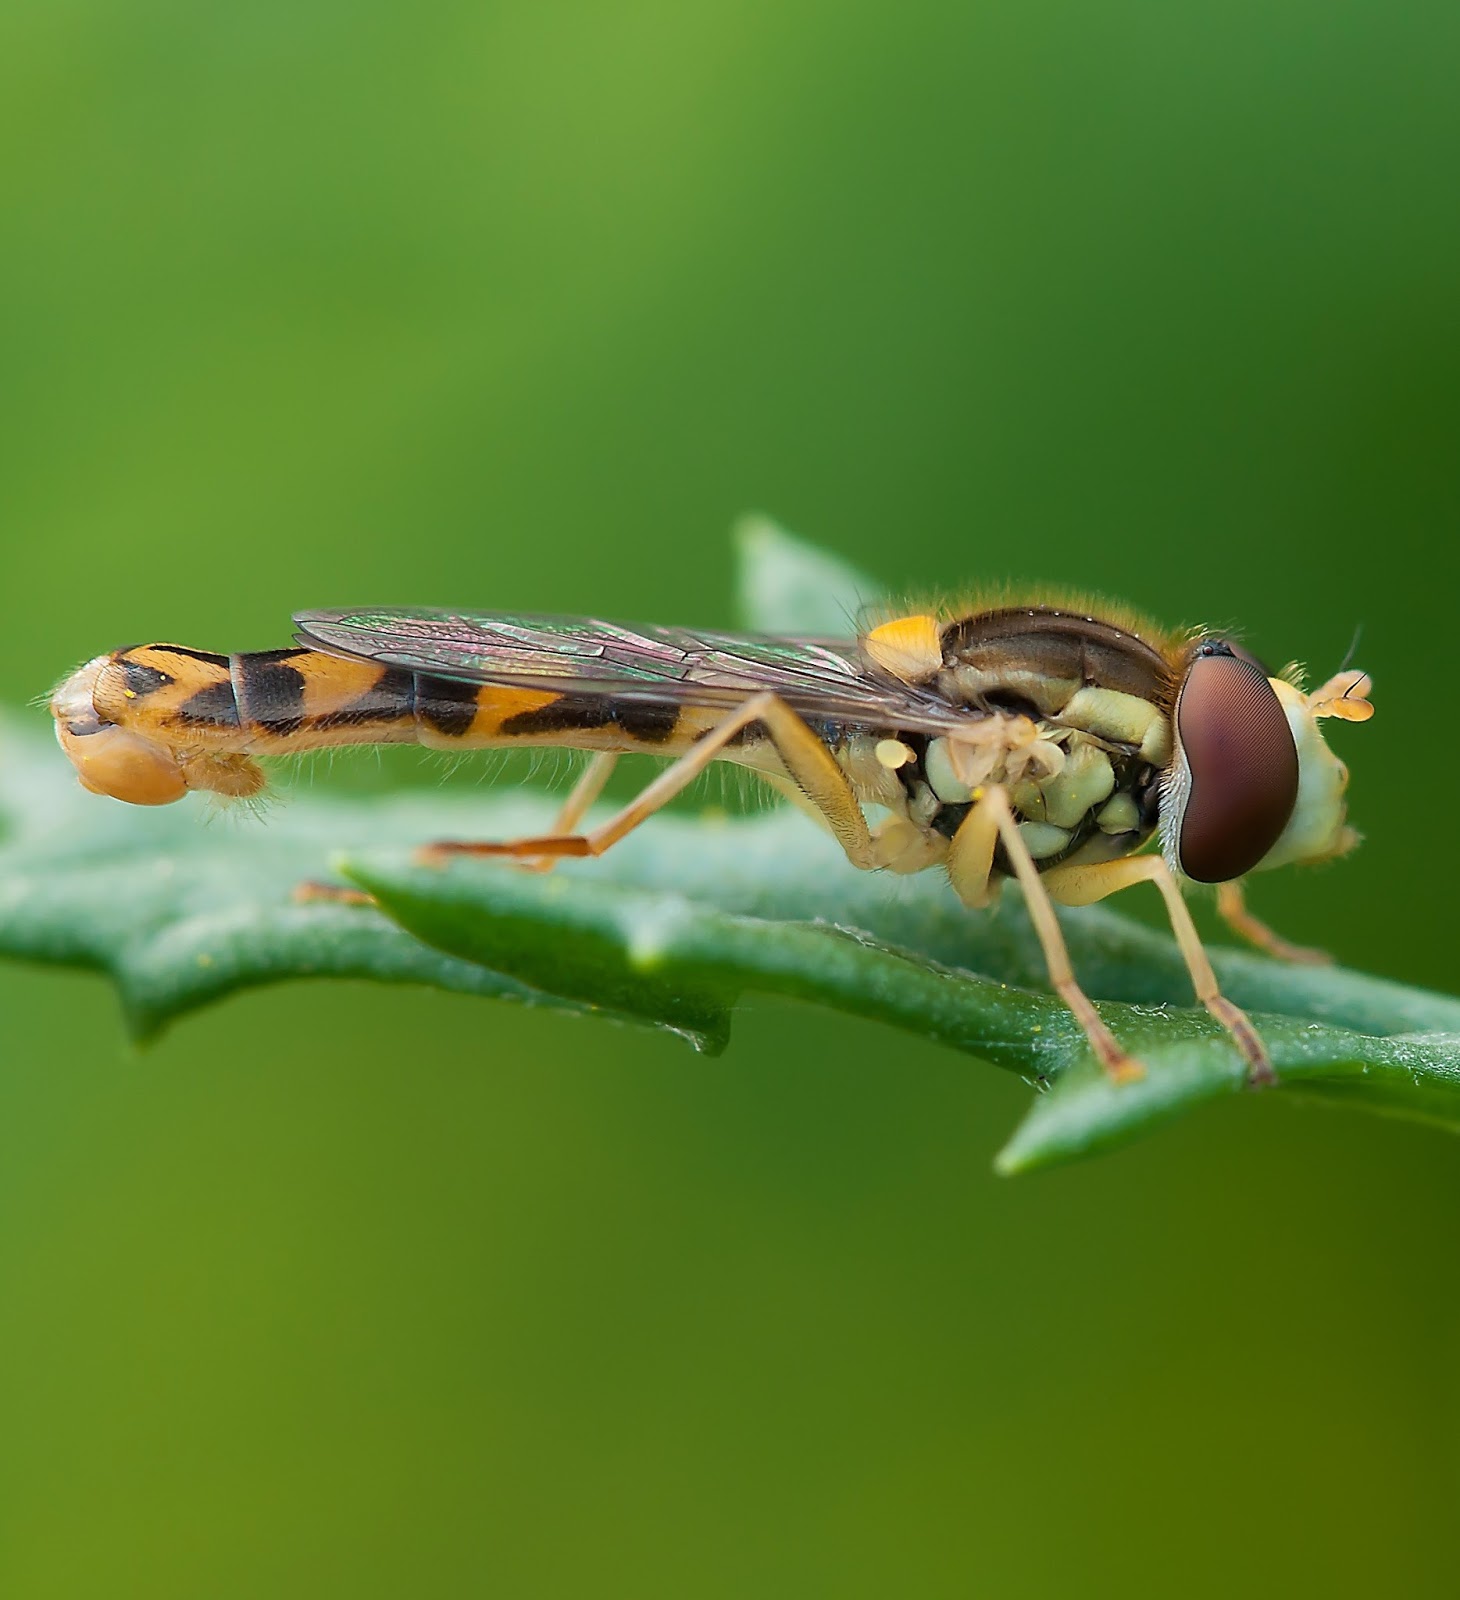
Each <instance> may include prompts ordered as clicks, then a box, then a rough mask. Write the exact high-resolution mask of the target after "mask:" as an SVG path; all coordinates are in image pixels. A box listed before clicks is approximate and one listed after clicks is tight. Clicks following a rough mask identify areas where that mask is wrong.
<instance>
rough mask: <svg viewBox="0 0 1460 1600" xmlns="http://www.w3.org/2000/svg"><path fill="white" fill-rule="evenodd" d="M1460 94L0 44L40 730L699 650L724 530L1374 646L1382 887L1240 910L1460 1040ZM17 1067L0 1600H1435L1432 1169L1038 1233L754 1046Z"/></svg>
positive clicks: (1246, 1125)
mask: <svg viewBox="0 0 1460 1600" xmlns="http://www.w3.org/2000/svg"><path fill="white" fill-rule="evenodd" d="M1457 63H1460V11H1457V10H1456V8H1454V7H1440V6H1437V5H1434V4H1432V3H1409V0H1397V3H1396V0H1390V3H1389V4H1386V5H1379V4H1376V3H1373V0H1370V3H1367V4H1364V3H1353V0H1337V3H1335V0H1327V3H1325V4H1321V5H1320V4H1316V3H1301V0H1266V3H1264V4H1261V5H1255V4H1243V3H1240V0H1238V3H1234V0H1221V3H1220V4H1218V3H1214V0H1199V3H1188V4H1183V5H1180V6H1175V5H1171V4H1168V3H1161V0H1146V3H1134V0H1111V3H1107V4H1105V5H1102V6H1099V7H1095V6H1088V5H1081V4H1075V3H1071V0H1049V3H1046V4H1040V5H1034V4H1029V3H1027V0H1019V3H1016V0H997V3H995V0H983V3H966V0H965V3H961V4H927V3H918V0H913V3H907V4H903V5H901V6H896V7H893V6H881V5H872V4H866V3H851V4H849V3H847V0H840V3H837V4H832V3H829V0H778V3H775V4H770V3H760V4H753V3H740V4H734V3H730V0H704V3H696V4H684V3H678V4H674V3H669V0H657V3H638V4H630V3H600V4H588V3H579V4H572V3H559V0H532V3H528V0H516V3H513V4H510V5H499V4H491V3H483V0H476V3H453V0H421V3H418V4H416V5H414V6H405V5H395V6H390V5H380V4H368V3H361V0H356V3H353V4H349V5H346V4H339V3H330V0H308V3H304V4H301V3H299V0H292V3H289V4H281V3H278V0H260V3H255V4H252V5H248V6H240V7H223V6H213V5H199V4H192V5H188V4H182V3H177V0H174V3H161V0H158V3H148V0H132V3H130V4H125V5H121V6H118V5H115V4H106V3H102V0H6V4H5V5H4V7H3V9H0V128H3V135H0V227H3V237H0V307H3V310H0V586H3V587H0V619H3V629H0V701H4V702H7V703H8V704H10V705H12V706H20V705H23V704H24V703H25V702H26V701H27V700H28V699H29V698H30V697H31V696H33V695H34V694H36V693H37V692H38V691H43V690H44V689H45V688H46V687H47V684H48V682H49V681H50V680H52V679H54V678H55V677H57V676H58V675H59V674H60V673H61V672H62V671H64V670H65V669H67V668H69V667H70V666H71V665H72V664H74V663H75V662H76V661H78V660H80V659H82V658H83V657H85V656H88V655H90V654H92V653H93V652H95V651H97V650H99V649H102V648H107V647H110V646H112V645H115V644H119V643H123V642H127V641H132V640H137V639H142V638H147V637H152V636H161V637H173V638H180V639H181V640H182V641H183V642H186V643H191V644H195V645H198V646H203V647H210V648H219V649H243V648H256V647H266V646H271V645H276V644H282V643H284V642H285V641H286V619H287V616H288V614H289V612H290V611H291V610H292V609H294V608H297V607H304V606H317V605H329V604H336V605H341V604H348V603H363V602H370V601H377V602H391V603H407V602H419V603H437V604H462V605H475V606H480V607H484V608H487V607H518V608H524V609H554V610H568V611H572V610H582V611H592V612H598V613H603V614H609V615H614V614H618V615H626V616H629V617H641V618H647V619H657V620H661V621H685V622H701V623H709V624H715V623H719V624H725V623H729V622H731V621H732V620H733V618H732V615H731V566H730V554H729V547H728V543H727V540H726V538H725V530H726V528H727V526H728V524H729V522H730V520H731V518H732V517H733V516H734V515H735V514H736V513H738V512H740V511H742V510H744V509H745V508H747V507H750V506H756V507H761V508H764V509H766V510H768V511H770V512H772V513H774V514H776V515H777V516H779V517H780V518H782V519H783V520H784V521H786V522H787V523H788V524H790V525H791V526H792V527H794V528H796V529H798V530H799V531H801V532H803V533H805V534H807V535H809V536H811V537H813V538H816V539H819V540H821V541H823V542H825V543H827V544H828V545H830V546H832V547H834V548H836V549H837V550H839V551H840V552H841V553H843V554H844V555H846V556H848V557H850V558H851V559H853V560H855V561H856V562H858V563H860V564H861V565H863V566H864V567H866V568H868V569H869V570H871V571H874V572H877V573H879V574H881V575H883V576H884V577H885V578H887V579H888V580H889V582H891V583H892V584H894V585H895V586H898V587H900V588H906V589H916V588H917V587H918V586H919V585H929V586H933V587H936V588H942V589H948V588H952V587H956V586H957V585H958V584H959V583H960V582H963V581H966V580H968V579H971V578H980V577H999V576H1006V575H1015V576H1023V577H1039V576H1044V577H1053V578H1056V579H1058V580H1061V581H1065V582H1074V583H1079V584H1087V585H1092V586H1096V587H1103V588H1105V589H1107V590H1110V591H1112V592H1114V593H1117V594H1120V595H1123V596H1125V597H1127V598H1129V599H1130V600H1133V601H1135V602H1138V603H1140V604H1143V605H1145V606H1148V607H1149V608H1151V609H1153V610H1155V611H1157V612H1158V613H1160V614H1163V615H1165V616H1167V617H1169V618H1171V619H1173V620H1208V621H1216V622H1227V621H1229V620H1234V619H1236V620H1240V621H1241V622H1243V623H1244V624H1245V625H1246V627H1247V630H1248V638H1249V639H1250V641H1251V642H1252V643H1253V644H1254V646H1255V647H1256V648H1257V649H1259V650H1260V651H1262V652H1264V653H1266V654H1267V655H1269V656H1270V657H1272V658H1275V659H1276V660H1286V659H1288V658H1289V657H1291V656H1293V655H1297V656H1301V657H1304V658H1306V659H1309V660H1311V661H1312V662H1313V663H1314V665H1315V667H1316V668H1318V669H1319V670H1320V671H1322V672H1326V671H1328V670H1330V669H1331V668H1332V667H1334V666H1336V665H1337V663H1338V660H1339V658H1340V657H1341V656H1342V655H1343V653H1344V651H1345V650H1346V648H1347V647H1348V645H1349V642H1350V639H1351V636H1352V634H1353V631H1354V628H1355V626H1356V625H1357V624H1358V623H1360V622H1362V623H1363V624H1364V628H1365V632H1364V637H1363V644H1362V649H1361V651H1360V661H1361V663H1362V664H1363V665H1365V666H1367V667H1368V668H1369V669H1370V670H1371V671H1372V672H1373V674H1374V676H1375V679H1376V682H1377V685H1378V688H1377V693H1376V699H1377V703H1378V706H1379V715H1378V717H1377V718H1376V720H1375V722H1374V723H1373V724H1372V725H1371V726H1369V727H1366V728H1354V729H1348V728H1344V729H1340V730H1339V731H1338V734H1337V736H1336V743H1337V744H1338V745H1339V746H1340V748H1341V750H1342V753H1343V754H1344V755H1345V757H1347V758H1348V759H1350V761H1351V763H1352V766H1353V771H1354V783H1353V801H1354V809H1355V814H1356V819H1357V821H1358V822H1359V824H1360V826H1361V827H1363V828H1364V829H1365V831H1366V832H1367V834H1368V843H1367V845H1366V846H1365V848H1364V849H1363V851H1362V852H1360V854H1359V855H1358V856H1356V857H1355V858H1353V859H1352V860H1350V861H1348V862H1345V863H1342V864H1340V865H1338V866H1336V867H1334V868H1332V869H1330V870H1325V871H1322V872H1318V873H1311V874H1308V875H1306V876H1304V875H1302V874H1286V875H1279V876H1278V877H1276V878H1275V879H1274V880H1273V881H1272V882H1271V883H1263V884H1262V885H1261V886H1260V889H1259V891H1258V893H1257V896H1256V899H1257V901H1258V904H1259V908H1260V909H1261V910H1262V911H1263V912H1264V913H1266V914H1269V915H1270V916H1271V917H1272V919H1273V920H1274V921H1275V922H1276V923H1277V924H1278V925H1279V926H1280V927H1281V928H1282V929H1283V930H1284V931H1285V932H1287V933H1288V934H1289V935H1290V936H1292V937H1295V938H1298V939H1303V940H1308V941H1313V942H1320V943H1323V944H1326V945H1328V946H1330V947H1332V948H1333V949H1335V950H1336V951H1337V952H1338V953H1339V954H1340V955H1341V956H1342V958H1343V959H1345V960H1347V961H1349V962H1352V963H1354V964H1356V965H1360V966H1366V967H1368V968H1370V969H1372V970H1375V971H1378V972H1383V973H1388V974H1391V975H1394V976H1397V977H1401V978H1406V979H1409V980H1412V981H1418V982H1423V983H1428V984H1431V985H1435V986H1438V987H1445V986H1447V985H1453V982H1454V976H1453V968H1452V959H1451V958H1452V951H1453V946H1454V940H1453V935H1452V932H1451V919H1452V912H1451V905H1452V895H1453V885H1454V881H1455V873H1454V859H1453V855H1452V852H1451V847H1450V845H1449V843H1448V836H1449V832H1450V828H1449V822H1448V805H1449V801H1450V797H1451V796H1452V795H1453V794H1454V792H1455V787H1456V782H1457V779H1460V770H1457V761H1456V757H1455V754H1454V748H1453V743H1452V741H1451V740H1450V736H1449V730H1448V722H1447V713H1448V706H1447V703H1446V698H1445V696H1446V685H1447V683H1448V681H1449V677H1450V673H1451V670H1452V662H1453V644H1452V637H1453V630H1454V623H1453V617H1454V614H1455V604H1454V598H1453V590H1454V583H1455V571H1456V562H1455V557H1454V555H1453V553H1452V552H1453V540H1454V538H1455V533H1456V528H1457V521H1460V518H1457V512H1460V504H1457V501H1460V492H1457V485H1460V472H1457V453H1456V440H1457V422H1460V298H1457V283H1460V207H1457V204H1456V193H1455V173H1456V170H1457V158H1460V102H1457V95H1456V91H1455V84H1456V77H1457ZM32 716H33V717H34V718H35V720H36V722H37V725H43V723H44V714H43V713H42V712H39V711H36V712H33V713H32ZM57 759H58V760H59V759H60V756H59V754H58V756H57ZM390 770H391V772H392V773H393V774H394V775H395V776H397V777H399V778H401V780H402V781H413V780H414V781H429V782H434V781H437V774H436V772H435V771H434V770H431V771H428V772H426V773H425V774H424V779H423V778H422V774H421V769H420V767H419V765H413V764H412V763H410V762H407V763H405V764H404V765H403V766H400V765H396V764H392V767H391V769H390ZM317 781H318V782H320V783H321V784H323V783H326V782H334V783H338V784H346V785H348V784H355V785H357V786H359V785H362V784H369V783H374V782H379V781H381V780H380V779H379V778H378V777H377V776H376V769H375V768H374V767H372V766H370V765H369V764H368V763H366V764H365V765H363V766H357V767H355V768H348V769H345V770H341V771H340V772H338V773H337V774H336V775H335V776H334V777H333V778H327V777H326V776H324V775H323V773H321V776H320V777H319V778H318V780H317ZM464 781H466V782H471V781H472V775H471V774H467V775H466V776H465V778H464ZM98 804H101V802H98ZM0 1005H3V1024H0V1026H3V1038H0V1591H3V1593H4V1594H5V1595H6V1596H14V1597H16V1600H33V1597H42V1596H47V1597H49V1596H98V1595H105V1596H108V1597H111V1596H123V1595H137V1596H147V1597H160V1596H174V1595H175V1596H187V1597H192V1596H209V1597H215V1596H216V1597H232V1596H257V1595H289V1596H293V1595H318V1594H350V1595H360V1596H365V1595H371V1596H373V1595H381V1596H400V1595H422V1594H428V1595H462V1594H478V1593H480V1594H493V1595H502V1596H512V1597H517V1596H522V1597H538V1596H551V1597H558V1596H574V1597H577V1596H618V1595H625V1596H628V1595H632V1596H637V1597H649V1596H661V1595H662V1596H694V1597H706V1600H718V1597H721V1596H725V1597H737V1600H738V1597H744V1596H813V1595H838V1596H879V1597H880V1596H894V1595H895V1596H902V1595H912V1596H930V1597H943V1596H983V1595H990V1596H1024V1595H1029V1596H1046V1595H1056V1594H1077V1595H1082V1596H1083V1595H1107V1594H1109V1595H1122V1596H1129V1595H1132V1594H1142V1595H1145V1594H1150V1595H1172V1594H1182V1595H1195V1596H1205V1595H1213V1596H1217V1595H1221V1596H1226V1595H1230V1594H1232V1593H1245V1594H1262V1595H1268V1594H1272V1595H1280V1594H1290V1593H1296V1592H1304V1593H1322V1594H1325V1595H1349V1594H1353V1595H1373V1594H1379V1593H1382V1594H1404V1595H1423V1594H1437V1595H1438V1594H1446V1595H1448V1594H1453V1593H1454V1592H1455V1583H1456V1573H1455V1570H1454V1560H1455V1542H1454V1537H1453V1531H1452V1519H1453V1516H1454V1510H1453V1508H1454V1505H1455V1501H1456V1494H1457V1490H1460V1481H1457V1476H1460V1475H1457V1470H1456V1438H1457V1426H1460V1403H1457V1393H1456V1383H1455V1377H1454V1372H1455V1361H1456V1355H1455V1352H1456V1347H1457V1337H1460V1286H1457V1282H1456V1265H1455V1264H1456V1247H1455V1230H1456V1224H1457V1220H1460V1207H1457V1202H1460V1165H1457V1158H1456V1147H1455V1145H1454V1144H1453V1143H1452V1142H1450V1141H1449V1140H1448V1139H1447V1138H1445V1137H1444V1136H1442V1135H1439V1134H1435V1133H1431V1132H1429V1131H1426V1130H1424V1129H1422V1128H1417V1127H1411V1126H1407V1125H1403V1124H1399V1123H1389V1122H1383V1121H1379V1120H1373V1119H1367V1118H1358V1117H1349V1116H1345V1115H1342V1114H1339V1113H1334V1112H1326V1111H1305V1110H1301V1109H1298V1108H1294V1107H1293V1106H1291V1105H1290V1104H1288V1103H1285V1102H1283V1101H1282V1100H1280V1099H1278V1098H1276V1097H1272V1098H1269V1099H1265V1100H1261V1101H1258V1100H1252V1099H1244V1100H1242V1101H1240V1102H1234V1103H1232V1104H1230V1105H1227V1106H1225V1107H1223V1108H1221V1109H1219V1110H1216V1111H1213V1112H1210V1113H1207V1114H1204V1115H1202V1116H1200V1117H1198V1118H1195V1119H1193V1120H1191V1121H1189V1122H1187V1123H1186V1124H1184V1125H1182V1126H1179V1127H1177V1128H1175V1129H1173V1130H1171V1131H1169V1132H1167V1133H1165V1134H1163V1135H1162V1136H1161V1137H1160V1138H1158V1139H1155V1140H1153V1141H1151V1142H1150V1143H1148V1144H1147V1145H1145V1146H1142V1147H1139V1148H1136V1149H1134V1150H1131V1151H1130V1152H1128V1153H1125V1154H1122V1155H1120V1156H1119V1157H1115V1158H1111V1159H1108V1160H1106V1161H1103V1162H1095V1163H1091V1164H1088V1165H1085V1166H1081V1167H1078V1168H1074V1169H1071V1170H1068V1171H1063V1172H1059V1173H1056V1174H1053V1175H1050V1176H1047V1177H1042V1178H1037V1179H1028V1180H1021V1181H1017V1182H1008V1181H999V1180H996V1179H994V1178H993V1177H992V1176H991V1175H990V1171H989V1161H990V1157H991V1154H992V1152H993V1150H994V1149H995V1148H996V1147H997V1144H998V1143H999V1141H1000V1138H1001V1136H1002V1135H1003V1134H1004V1133H1005V1132H1006V1131H1007V1129H1008V1128H1009V1127H1010V1126H1011V1124H1012V1122H1013V1120H1014V1118H1015V1117H1016V1115H1017V1113H1018V1111H1019V1109H1020V1107H1021V1105H1022V1104H1023V1102H1024V1100H1025V1091H1024V1090H1023V1089H1022V1088H1021V1087H1020V1086H1019V1085H1018V1084H1017V1083H1014V1082H1013V1081H1011V1080H1009V1079H1006V1078H1005V1077H1004V1076H1003V1075H1001V1074H999V1073H996V1072H995V1071H993V1070H992V1069H988V1068H985V1067H983V1066H982V1065H981V1064H979V1063H977V1062H973V1061H970V1060H968V1059H966V1058H962V1057H958V1056H955V1055H953V1054H951V1053H949V1052H945V1051H941V1050H938V1049H936V1048H934V1047H932V1046H930V1045H927V1046H925V1045H920V1044H917V1043H914V1042H910V1041H909V1040H907V1039H906V1038H903V1037H901V1036H894V1035H893V1034H891V1033H889V1032H884V1031H880V1030H879V1029H877V1028H875V1027H871V1026H866V1025H862V1024H859V1023H853V1022H850V1021H846V1020H843V1019H838V1018H833V1017H828V1016H823V1015H819V1014H812V1013H811V1012H808V1011H801V1010H797V1009H795V1008H792V1007H790V1006H782V1005H775V1004H771V1003H768V1002H762V1003H759V1004H756V1005H752V1006H748V1007H747V1008H746V1009H745V1011H744V1013H743V1015H742V1016H741V1017H740V1018H739V1021H738V1024H737V1028H738V1032H737V1038H736V1042H735V1043H734V1045H732V1048H731V1050H730V1052H729V1054H728V1055H726V1056H725V1057H723V1058H722V1059H720V1060H717V1061H712V1062H706V1061H704V1060H700V1059H696V1058H694V1057H693V1056H691V1055H689V1054H688V1053H687V1052H685V1051H684V1049H683V1048H682V1047H681V1046H679V1045H677V1044H675V1043H674V1042H672V1041H670V1040H668V1039H663V1038H658V1037H650V1036H648V1035H639V1034H635V1033H630V1032H623V1031H616V1030H614V1029H612V1028H610V1027H607V1026H603V1027H591V1026H586V1025H584V1024H582V1023H578V1022H574V1021H571V1020H565V1019H562V1018H558V1017H553V1016H547V1015H527V1014H523V1013H521V1012H519V1011H514V1010H511V1009H508V1008H506V1007H493V1006H489V1005H485V1004H480V1003H473V1002H469V1001H465V1000H460V999H453V998H450V997H446V996H442V995H437V994H426V993H419V994H418V993H396V992H384V991H376V990H371V989H368V988H365V987H360V986H348V985H339V986H332V987H325V986H321V987H318V988H304V987H294V988H288V989H281V990H277V991H272V992H263V993H255V994H251V995H247V996H244V997H242V998H239V999H235V1000H233V1001H231V1002H230V1003H228V1004H227V1005H225V1006H223V1007H221V1008H219V1009H217V1010H214V1011H213V1012H211V1013H208V1014H206V1015H203V1016H201V1017H198V1018H195V1019H192V1020H190V1021H188V1022H186V1023H184V1024H182V1025H181V1026H179V1027H178V1028H177V1029H176V1030H175V1031H174V1032H173V1033H172V1034H171V1035H170V1036H169V1037H167V1038H166V1039H165V1040H164V1041H163V1042H162V1043H161V1044H160V1045H159V1046H157V1047H156V1048H153V1049H151V1050H149V1051H148V1052H146V1053H145V1054H143V1055H140V1056H138V1055H135V1054H132V1053H130V1052H129V1050H128V1049H127V1047H126V1046H125V1044H124V1042H123V1039H122V1034H121V1029H120V1026H119V1022H118V1017H117V1011H116V1007H115V1004H114V1002H113V1000H112V998H111V996H110V994H109V993H108V992H107V991H106V989H105V988H104V986H103V985H102V984H101V983H100V982H99V981H92V980H88V979H83V978H79V977H70V976H61V975H56V974H52V973H42V972H34V971H26V970H17V969H10V970H6V971H4V972H0Z"/></svg>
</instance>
